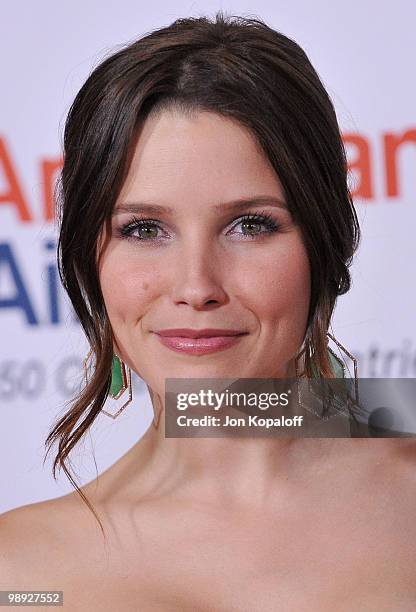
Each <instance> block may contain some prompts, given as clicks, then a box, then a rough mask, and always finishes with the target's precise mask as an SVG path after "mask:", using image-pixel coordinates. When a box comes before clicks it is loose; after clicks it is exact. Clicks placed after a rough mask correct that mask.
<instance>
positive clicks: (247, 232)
mask: <svg viewBox="0 0 416 612" xmlns="http://www.w3.org/2000/svg"><path fill="white" fill-rule="evenodd" d="M239 225H241V226H242V228H245V229H244V231H243V232H242V233H240V232H234V231H232V232H231V233H236V234H240V235H242V236H244V237H246V238H255V237H256V236H258V235H261V234H271V233H274V232H277V231H278V230H279V225H278V224H277V223H276V221H275V220H274V219H273V216H272V215H270V214H268V213H265V212H262V213H248V214H247V215H245V216H244V217H241V219H240V220H239V222H238V223H236V224H235V225H234V226H233V228H232V230H234V229H235V228H236V227H238V226H239ZM261 226H263V227H265V228H266V229H265V231H261V229H260V228H261Z"/></svg>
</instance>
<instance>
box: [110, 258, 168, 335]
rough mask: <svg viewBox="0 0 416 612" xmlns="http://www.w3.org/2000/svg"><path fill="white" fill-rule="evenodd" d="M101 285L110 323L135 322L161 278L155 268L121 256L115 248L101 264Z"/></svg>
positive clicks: (148, 303)
mask: <svg viewBox="0 0 416 612" xmlns="http://www.w3.org/2000/svg"><path fill="white" fill-rule="evenodd" d="M100 283H101V291H102V293H103V297H104V302H105V304H106V308H107V312H108V315H109V318H110V322H111V323H112V324H114V323H115V322H117V321H122V322H128V321H129V320H132V321H133V323H134V322H135V321H136V320H137V319H138V318H140V317H141V316H142V315H143V314H144V313H145V312H146V309H147V307H148V305H150V304H151V302H152V297H153V294H154V290H155V288H156V287H157V286H158V284H159V279H158V274H157V273H156V272H155V271H154V269H153V270H152V268H151V267H143V266H141V265H138V264H137V262H135V261H134V258H133V259H132V258H131V257H129V258H126V257H124V256H123V257H122V256H120V254H119V253H117V250H116V249H115V250H113V252H112V253H110V254H108V256H106V257H105V259H104V261H103V263H102V266H101V269H100Z"/></svg>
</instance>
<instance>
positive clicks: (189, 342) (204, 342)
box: [156, 333, 247, 355]
mask: <svg viewBox="0 0 416 612" xmlns="http://www.w3.org/2000/svg"><path fill="white" fill-rule="evenodd" d="M246 335H247V334H246V333H242V334H237V335H233V336H210V337H207V338H186V337H183V336H173V337H172V336H170V337H169V336H160V335H159V334H156V336H157V337H158V338H159V340H160V342H161V343H162V344H163V345H164V346H166V347H167V348H170V349H171V350H173V351H176V352H180V353H188V354H190V355H204V354H206V353H213V352H215V351H220V350H223V349H226V348H229V347H231V346H234V345H235V344H237V342H239V341H240V340H241V338H242V337H243V336H246Z"/></svg>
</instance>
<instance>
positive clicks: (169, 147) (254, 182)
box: [118, 110, 283, 206]
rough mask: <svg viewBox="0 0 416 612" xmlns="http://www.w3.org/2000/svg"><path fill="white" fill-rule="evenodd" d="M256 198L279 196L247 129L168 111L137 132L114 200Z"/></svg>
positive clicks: (168, 202) (234, 123) (230, 122)
mask: <svg viewBox="0 0 416 612" xmlns="http://www.w3.org/2000/svg"><path fill="white" fill-rule="evenodd" d="M259 193H267V194H269V195H274V196H276V197H282V196H283V193H282V188H281V185H280V182H279V179H278V177H277V174H276V172H275V170H274V169H273V167H272V165H271V164H270V162H269V160H268V158H267V156H266V155H265V154H264V152H263V151H262V149H261V148H260V146H259V145H258V143H257V142H256V140H255V138H254V137H253V135H252V134H251V132H250V131H249V130H248V129H247V128H245V127H244V126H242V125H241V124H239V123H238V122H237V121H235V120H232V119H229V118H225V117H222V116H220V115H217V114H215V113H209V112H197V113H195V114H194V115H192V116H189V115H188V114H187V115H185V114H182V113H180V112H179V111H172V110H166V111H164V112H162V113H161V114H160V115H156V116H154V117H149V118H148V119H147V120H146V121H145V123H144V124H143V126H142V127H141V129H140V131H139V133H138V137H137V140H136V142H135V149H134V154H133V157H132V161H131V165H130V168H129V172H128V175H127V178H126V180H125V182H124V184H123V187H122V190H121V192H120V196H119V198H118V201H119V202H120V201H123V202H125V201H129V202H130V201H138V200H140V201H141V200H151V201H154V202H158V203H159V204H161V205H165V206H169V205H172V204H174V205H175V206H178V205H183V206H186V205H187V204H191V203H192V204H193V206H195V205H197V204H198V203H199V204H200V205H201V206H204V205H207V204H213V203H218V202H221V201H232V200H236V199H238V198H241V197H250V196H255V195H258V194H259Z"/></svg>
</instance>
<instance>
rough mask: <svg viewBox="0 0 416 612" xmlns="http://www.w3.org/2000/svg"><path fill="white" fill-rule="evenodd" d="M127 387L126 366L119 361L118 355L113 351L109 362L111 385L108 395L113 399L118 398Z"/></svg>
mask: <svg viewBox="0 0 416 612" xmlns="http://www.w3.org/2000/svg"><path fill="white" fill-rule="evenodd" d="M126 389H127V375H126V366H125V364H124V363H123V362H122V361H121V359H120V357H119V356H118V355H116V354H115V353H114V355H113V361H112V364H111V387H110V395H111V397H112V398H114V399H118V398H119V397H120V396H121V395H123V393H124V391H125V390H126Z"/></svg>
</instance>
